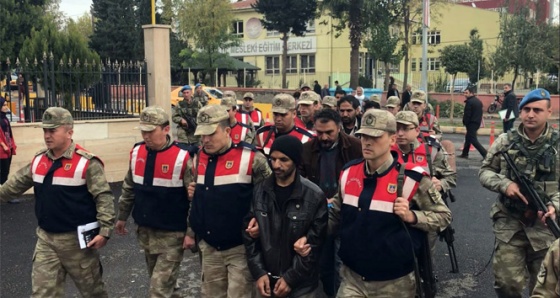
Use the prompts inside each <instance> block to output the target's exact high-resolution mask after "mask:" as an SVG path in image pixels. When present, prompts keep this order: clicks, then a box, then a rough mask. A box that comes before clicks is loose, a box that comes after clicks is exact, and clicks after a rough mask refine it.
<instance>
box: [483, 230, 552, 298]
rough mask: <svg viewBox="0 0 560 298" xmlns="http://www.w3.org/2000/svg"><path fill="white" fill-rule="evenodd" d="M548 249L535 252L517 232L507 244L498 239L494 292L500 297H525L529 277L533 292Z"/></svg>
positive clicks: (494, 262) (521, 233)
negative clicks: (524, 291)
mask: <svg viewBox="0 0 560 298" xmlns="http://www.w3.org/2000/svg"><path fill="white" fill-rule="evenodd" d="M546 251H547V250H546V249H543V250H540V251H535V250H533V247H532V246H531V243H530V242H529V239H527V236H525V232H523V231H519V232H517V233H516V234H515V235H514V236H513V237H512V238H511V240H510V241H509V242H508V243H506V242H503V241H500V240H499V239H496V246H495V248H494V260H493V267H494V290H495V291H496V295H497V296H498V297H508V298H515V297H523V288H525V285H526V284H527V277H529V292H532V291H533V288H534V287H535V283H536V281H537V274H538V273H539V269H540V266H541V263H542V261H543V259H544V256H545V255H546Z"/></svg>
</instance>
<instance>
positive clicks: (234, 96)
mask: <svg viewBox="0 0 560 298" xmlns="http://www.w3.org/2000/svg"><path fill="white" fill-rule="evenodd" d="M226 97H231V98H233V99H234V100H237V94H235V92H233V91H229V90H228V91H224V98H226Z"/></svg>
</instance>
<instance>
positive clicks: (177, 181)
mask: <svg viewBox="0 0 560 298" xmlns="http://www.w3.org/2000/svg"><path fill="white" fill-rule="evenodd" d="M138 129H140V131H141V133H142V137H143V139H144V142H141V143H138V144H136V145H134V148H133V149H132V151H131V152H130V168H129V170H128V172H127V174H126V176H125V177H124V181H123V186H122V195H121V197H120V199H119V215H118V221H117V224H116V227H115V231H116V233H117V234H119V235H126V234H127V230H126V229H125V225H126V220H127V219H128V217H129V215H130V214H131V213H132V217H133V218H134V221H135V222H136V224H138V229H137V231H138V242H139V243H140V247H142V249H143V250H144V254H145V256H146V263H147V265H148V273H149V275H150V279H151V281H150V290H149V292H150V297H170V296H171V295H172V294H173V289H174V286H175V283H176V281H177V276H178V274H179V266H180V265H181V261H182V260H183V242H184V239H185V235H186V232H187V214H188V209H189V206H190V202H189V199H188V193H187V188H188V185H189V183H190V182H192V181H194V179H193V174H192V167H193V164H192V159H191V158H190V154H189V152H188V151H187V149H188V148H187V146H186V145H185V144H183V143H178V142H175V141H173V140H172V139H171V138H170V137H169V130H170V127H169V115H168V114H167V113H166V112H165V111H164V110H163V109H162V108H161V107H155V106H152V107H147V108H145V109H144V110H143V111H142V113H141V114H140V126H139V127H138Z"/></svg>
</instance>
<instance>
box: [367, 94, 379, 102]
mask: <svg viewBox="0 0 560 298" xmlns="http://www.w3.org/2000/svg"><path fill="white" fill-rule="evenodd" d="M369 100H371V101H373V102H376V103H381V101H380V100H379V95H377V94H372V95H371V96H370V97H369Z"/></svg>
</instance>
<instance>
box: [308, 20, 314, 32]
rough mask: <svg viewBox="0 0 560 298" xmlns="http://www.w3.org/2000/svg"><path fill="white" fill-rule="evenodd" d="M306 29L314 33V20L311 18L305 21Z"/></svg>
mask: <svg viewBox="0 0 560 298" xmlns="http://www.w3.org/2000/svg"><path fill="white" fill-rule="evenodd" d="M306 31H307V32H306V33H311V34H314V33H315V21H313V20H311V21H309V22H308V23H307V27H306Z"/></svg>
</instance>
